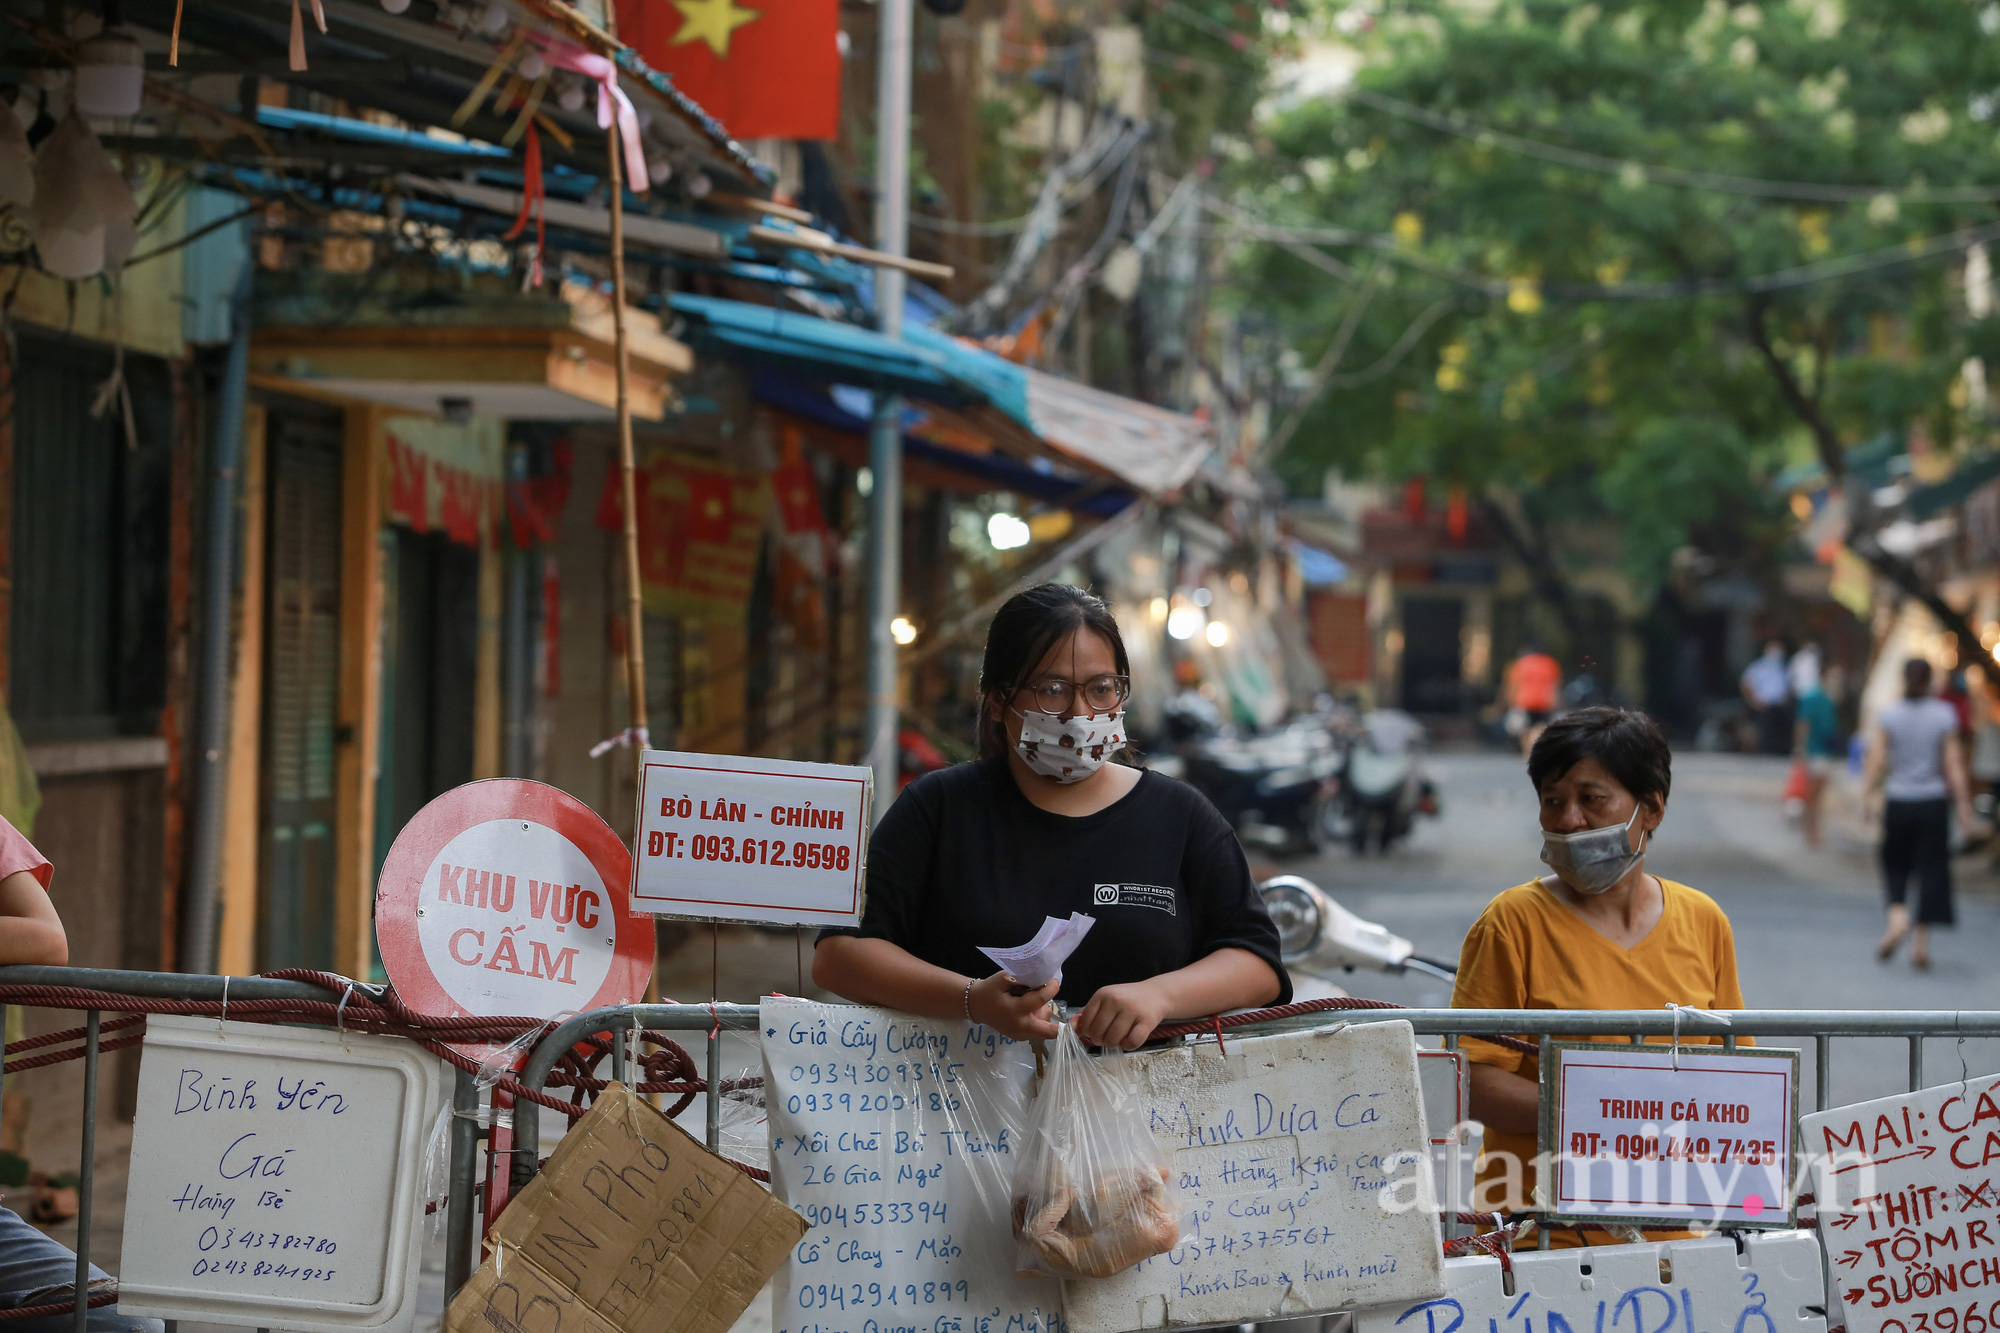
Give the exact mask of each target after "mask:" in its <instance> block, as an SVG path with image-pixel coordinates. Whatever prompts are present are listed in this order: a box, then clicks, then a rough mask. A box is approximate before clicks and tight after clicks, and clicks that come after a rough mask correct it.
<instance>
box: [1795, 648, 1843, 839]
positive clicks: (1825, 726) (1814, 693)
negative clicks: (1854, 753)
mask: <svg viewBox="0 0 2000 1333" xmlns="http://www.w3.org/2000/svg"><path fill="white" fill-rule="evenodd" d="M1815 666H1817V664H1816V663H1815ZM1797 718H1798V720H1797V722H1796V723H1795V724H1794V726H1793V742H1792V745H1793V748H1792V755H1793V757H1794V759H1796V760H1797V761H1798V762H1799V763H1801V764H1804V765H1805V770H1806V793H1805V805H1804V808H1803V810H1802V811H1801V812H1800V821H1799V822H1800V826H1801V827H1802V828H1803V829H1804V831H1805V835H1806V846H1808V847H1817V846H1819V845H1820V839H1821V834H1820V829H1821V825H1820V810H1821V806H1822V804H1823V803H1824V802H1825V800H1826V784H1827V779H1829V778H1831V777H1832V776H1833V771H1834V768H1835V766H1836V765H1838V764H1839V763H1840V757H1841V753H1842V751H1841V746H1840V716H1839V713H1838V711H1837V710H1836V709H1835V708H1834V706H1833V697H1832V696H1831V695H1829V694H1828V693H1827V692H1826V686H1825V684H1824V682H1823V681H1822V680H1821V679H1820V674H1819V672H1818V671H1817V670H1814V672H1813V673H1812V676H1811V678H1810V680H1809V681H1808V682H1807V687H1806V689H1805V690H1803V691H1802V692H1800V693H1799V696H1798V709H1797Z"/></svg>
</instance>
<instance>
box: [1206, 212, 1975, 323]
mask: <svg viewBox="0 0 2000 1333" xmlns="http://www.w3.org/2000/svg"><path fill="white" fill-rule="evenodd" d="M1202 202H1203V206H1204V207H1207V208H1209V210H1210V211H1211V212H1217V213H1224V214H1228V215H1233V216H1237V217H1245V218H1248V217H1252V215H1251V214H1249V213H1248V212H1247V211H1245V210H1243V209H1241V208H1239V207H1237V206H1236V205H1233V204H1229V203H1227V202H1226V201H1223V200H1218V199H1214V198H1213V197H1212V196H1204V197H1203V201H1202ZM1206 230H1207V232H1208V234H1209V235H1217V236H1225V237H1226V236H1241V237H1243V238H1245V239H1249V240H1262V241H1273V242H1277V243H1280V244H1283V243H1285V242H1294V243H1302V244H1307V245H1315V244H1317V245H1354V246H1362V247H1366V248H1368V249H1371V250H1374V251H1377V252H1378V253H1381V254H1385V255H1388V256H1389V257H1391V258H1393V259H1395V260H1396V261H1397V262H1399V263H1403V264H1407V265H1409V266H1411V267H1413V268H1418V269H1422V270H1423V271H1425V272H1427V273H1430V274H1432V275H1434V276H1437V277H1441V278H1446V279H1448V280H1450V281H1452V282H1456V283H1459V284H1460V285H1462V286H1465V287H1470V288H1472V289H1473V290H1475V291H1480V292H1484V293H1486V294H1487V295H1489V296H1505V295H1507V294H1508V293H1509V292H1510V291H1511V290H1512V284H1510V283H1509V282H1507V281H1505V280H1502V279H1497V278H1484V277H1481V276H1479V275H1477V274H1474V273H1470V272H1467V271H1466V270H1463V269H1458V268H1453V267H1451V266H1450V265H1446V264H1442V263H1439V262H1438V261H1436V260H1432V259H1429V258H1428V257H1426V256H1424V255H1422V254H1420V253H1418V252H1416V251H1413V250H1410V249H1407V248H1404V247H1402V246H1401V245H1400V244H1399V243H1398V242H1397V241H1396V239H1395V238H1394V237H1391V236H1378V235H1374V234H1371V233H1368V232H1356V231H1349V230H1347V229H1345V228H1339V227H1281V226H1273V225H1271V224H1269V223H1263V222H1256V221H1251V222H1249V223H1232V224H1231V225H1229V226H1225V227H1211V228H1207V229H1206ZM1995 239H2000V223H1988V224H1986V225H1985V226H1981V227H1963V228H1960V229H1959V230H1957V231H1951V232H1945V233H1942V234H1940V235H1936V236H1928V237H1923V238H1920V239H1918V240H1915V241H1907V242H1902V243H1899V244H1896V245H1886V246H1882V247H1880V248H1878V249H1874V250H1865V251H1862V252H1861V253H1859V254H1853V255H1842V256H1839V257H1837V258H1834V259H1823V260H1819V261H1817V262H1815V263H1811V264H1799V265H1795V266H1793V267H1791V268H1785V269H1778V270H1776V271H1774V272H1771V273H1764V274H1759V275H1756V276H1754V277H1749V278H1675V279H1670V280H1668V281H1664V282H1617V283H1541V284H1539V285H1538V287H1537V291H1538V293H1539V294H1540V295H1541V296H1542V297H1543V298H1545V299H1550V300H1568V301H1671V300H1681V299H1684V298H1687V297H1690V296H1706V295H1712V294H1715V293H1721V292H1738V293H1765V292H1778V291H1788V290H1790V289H1792V288H1796V287H1807V286H1811V285H1813V284H1815V283H1820V282H1830V281H1832V280H1834V279H1836V278H1844V277H1851V276H1853V275H1854V274H1857V273H1868V272H1873V271H1876V270H1878V269H1885V268H1895V267H1899V266H1901V265H1905V264H1913V263H1917V262H1920V261H1922V260H1925V259H1930V258H1934V257H1936V256H1938V255H1941V254H1955V253H1957V252H1959V251H1962V250H1965V249H1968V248H1970V247H1971V246H1974V245H1978V244H1981V243H1983V242H1987V241H1992V240H1995Z"/></svg>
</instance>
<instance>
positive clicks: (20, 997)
mask: <svg viewBox="0 0 2000 1333" xmlns="http://www.w3.org/2000/svg"><path fill="white" fill-rule="evenodd" d="M264 976H266V977H267V978H273V979H280V980H287V981H301V982H304V983H306V984H307V985H311V986H317V987H319V988H320V989H322V990H325V991H329V992H332V993H334V994H336V995H340V996H341V997H342V999H341V1000H340V1001H334V1000H307V999H275V1000H271V999H266V1000H235V1001H232V1002H231V1003H230V1005H229V1008H230V1011H231V1017H233V1018H236V1019H238V1020H241V1021H243V1022H250V1023H291V1024H304V1023H310V1024H313V1025H316V1026H319V1027H336V1026H338V1027H344V1028H346V1029H348V1030H350V1031H355V1032H367V1033H371V1034H374V1035H376V1036H389V1037H402V1038H405V1039H407V1040H409V1041H413V1042H415V1043H417V1044H418V1045H419V1046H422V1047H423V1048H424V1049H425V1050H427V1051H429V1052H430V1053H431V1054H433V1055H435V1056H437V1057H438V1058H439V1059H440V1060H443V1061H445V1062H446V1063H447V1064H450V1065H452V1066H453V1067H454V1068H457V1069H462V1070H464V1071H465V1072H466V1073H468V1074H477V1073H479V1072H480V1070H481V1066H480V1064H479V1063H478V1062H477V1061H475V1060H473V1059H472V1058H471V1057H470V1056H467V1055H465V1054H463V1053H462V1052H459V1051H456V1050H454V1049H452V1047H451V1046H450V1045H447V1044H446V1043H447V1042H464V1043H467V1044H474V1043H483V1042H496V1043H503V1044H504V1043H506V1042H510V1041H513V1040H515V1039H516V1038H518V1037H520V1036H521V1035H522V1034H523V1033H526V1032H531V1031H535V1030H537V1029H544V1028H550V1029H552V1025H551V1024H549V1023H548V1022H546V1021H544V1020H542V1019H539V1018H478V1017H472V1016H462V1017H455V1018H449V1017H440V1016H437V1015H434V1014H421V1013H418V1012H417V1011H416V1010H414V1009H411V1008H410V1007H409V1006H408V1005H407V1004H404V1003H403V1001H402V999H401V998H400V997H399V996H398V995H397V994H396V992H395V990H394V989H393V988H386V989H385V990H384V991H383V992H382V994H381V996H380V997H379V998H376V997H374V996H371V995H369V994H367V993H365V992H363V991H360V990H358V989H355V988H354V983H353V982H351V981H349V980H348V979H347V978H346V977H342V976H336V975H334V974H333V973H330V972H321V971H318V970H316V969H313V968H302V967H295V968H286V969H284V970H283V971H279V972H267V973H265V974H264ZM0 1003H4V1004H20V1005H28V1006H32V1007H35V1008H43V1009H85V1010H88V1009H97V1010H109V1011H112V1012H117V1013H125V1014H128V1015H131V1017H127V1018H120V1019H115V1020H113V1021H111V1022H109V1023H104V1024H102V1025H101V1026H100V1027H99V1029H98V1031H99V1033H100V1034H102V1033H104V1032H111V1031H117V1030H121V1029H125V1028H131V1027H135V1026H137V1025H138V1024H140V1023H143V1022H144V1021H145V1018H144V1015H146V1014H173V1015H181V1016H187V1017H212V1018H213V1017H220V1016H221V1013H222V1002H221V1001H218V1000H174V999H165V998H159V997H155V996H144V995H120V994H117V993H115V992H112V991H100V990H92V989H89V988H87V987H82V986H45V985H24V984H15V985H0ZM85 1035H86V1029H83V1028H72V1029H69V1030H67V1031H64V1032H52V1033H46V1034H44V1035H42V1036H39V1037H29V1038H26V1039H24V1040H22V1041H18V1042H14V1043H12V1044H11V1045H9V1046H8V1047H7V1048H6V1050H7V1052H8V1053H9V1054H12V1053H14V1052H16V1051H23V1052H24V1051H28V1050H33V1049H39V1048H42V1047H46V1046H54V1045H58V1044H60V1043H62V1042H64V1041H81V1040H83V1039H84V1037H85ZM643 1035H644V1036H646V1037H648V1038H650V1039H652V1040H653V1041H655V1042H656V1043H658V1044H660V1045H661V1046H663V1047H665V1048H670V1049H671V1051H673V1052H676V1053H678V1055H679V1058H680V1061H681V1062H682V1063H683V1064H684V1065H685V1066H686V1067H687V1068H689V1069H690V1070H691V1069H692V1068H693V1062H692V1061H691V1060H689V1059H688V1057H687V1054H686V1052H685V1051H681V1050H680V1048H679V1047H678V1046H676V1045H675V1044H674V1043H673V1042H672V1041H671V1039H669V1038H668V1037H667V1036H665V1034H663V1033H660V1032H656V1031H651V1030H647V1031H645V1032H644V1034H643ZM144 1040H145V1038H144V1036H143V1035H141V1034H138V1033H134V1034H133V1035H131V1036H127V1037H119V1038H116V1039H114V1040H112V1041H102V1040H100V1041H99V1043H98V1050H99V1051H100V1052H108V1051H116V1050H123V1049H124V1048H126V1047H128V1046H136V1045H138V1044H140V1043H141V1042H142V1041H144ZM602 1049H604V1050H609V1049H610V1048H609V1046H608V1045H607V1046H603V1047H602ZM84 1054H85V1049H84V1047H82V1046H74V1047H71V1048H69V1049H67V1050H52V1051H49V1052H47V1053H46V1054H42V1055H34V1056H23V1057H22V1058H21V1059H18V1060H9V1061H7V1062H6V1063H5V1065H4V1069H5V1072H7V1073H10V1074H11V1073H16V1072H19V1071H21V1070H27V1069H38V1068H42V1067H44V1066H47V1065H53V1064H60V1063H62V1062H63V1061H66V1060H76V1059H81V1058H82V1057H83V1055H84ZM649 1058H655V1057H649ZM550 1081H551V1082H552V1083H561V1084H566V1085H568V1086H573V1087H577V1088H580V1089H583V1090H587V1091H591V1092H602V1091H603V1090H604V1088H605V1086H606V1081H605V1080H603V1079H594V1078H588V1077H584V1076H579V1075H567V1074H566V1075H559V1076H557V1077H554V1078H551V1080H550ZM760 1081H761V1080H760ZM748 1084H749V1080H743V1081H741V1082H740V1083H738V1084H736V1086H748ZM493 1086H494V1088H495V1089H496V1090H497V1091H499V1092H503V1093H507V1094H509V1095H511V1096H513V1097H515V1098H517V1099H526V1100H528V1101H531V1102H533V1103H535V1104H536V1105H537V1106H545V1107H547V1108H548V1109H550V1110H552V1111H560V1112H561V1113H562V1114H563V1115H564V1116H566V1117H568V1118H569V1119H570V1120H575V1119H577V1118H579V1117H580V1116H582V1115H583V1114H584V1112H585V1111H586V1110H587V1109H588V1108H587V1107H585V1106H584V1105H582V1104H581V1103H580V1102H570V1101H565V1100H563V1099H562V1098H560V1097H556V1096H554V1095H552V1094H550V1093H547V1092H544V1091H542V1090H541V1089H540V1088H530V1087H528V1086H527V1085H526V1084H524V1083H522V1082H521V1081H520V1080H518V1079H516V1078H514V1077H513V1076H512V1075H511V1074H502V1075H501V1076H500V1078H499V1079H498V1080H497V1081H496V1082H495V1083H494V1085H493ZM723 1086H724V1088H725V1089H727V1088H728V1087H730V1086H731V1085H730V1084H724V1085H723ZM707 1088H708V1084H707V1082H706V1081H705V1080H702V1079H699V1078H694V1079H685V1078H684V1079H680V1080H673V1081H668V1080H655V1081H649V1082H642V1083H639V1084H637V1085H635V1086H634V1091H636V1092H641V1093H653V1092H660V1093H671V1094H674V1095H677V1096H681V1097H692V1096H693V1095H694V1094H696V1093H701V1092H705V1091H707ZM723 1160H724V1161H729V1160H730V1159H728V1158H724V1159H723ZM730 1165H732V1166H734V1167H735V1168H736V1169H737V1170H739V1171H741V1172H743V1173H744V1174H745V1175H747V1176H750V1177H752V1178H753V1179H756V1180H769V1179H770V1178H771V1175H770V1172H768V1171H763V1170H760V1169H759V1168H757V1167H753V1166H746V1165H745V1164H743V1163H741V1162H733V1161H731V1162H730ZM63 1308H64V1309H73V1308H74V1307H73V1305H72V1306H65V1307H63ZM8 1317H9V1315H8V1312H5V1311H0V1320H3V1319H5V1318H8ZM12 1317H16V1318H19V1317H23V1316H12Z"/></svg>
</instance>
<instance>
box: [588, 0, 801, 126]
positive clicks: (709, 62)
mask: <svg viewBox="0 0 2000 1333" xmlns="http://www.w3.org/2000/svg"><path fill="white" fill-rule="evenodd" d="M617 5H618V35H619V37H620V38H621V39H623V40H624V41H625V42H627V43H629V44H630V45H631V46H632V48H633V49H634V50H636V51H637V52H638V53H639V55H640V58H641V59H643V60H644V61H645V62H646V63H647V64H648V65H651V66H652V67H653V68H654V69H657V70H659V71H661V72H662V73H664V74H668V75H671V76H672V77H673V81H674V86H675V87H677V88H679V89H680V90H681V91H682V92H684V93H686V94H687V95H688V96H689V97H691V98H693V99H694V100H695V101H696V102H699V103H700V104H701V107H702V109H703V110H704V111H706V112H708V113H709V114H710V115H712V116H714V117H715V118H716V119H717V120H719V121H721V122H722V123H723V125H725V126H726V127H728V130H729V133H730V134H731V136H733V137H735V138H737V139H833V138H837V137H839V134H840V46H839V42H840V4H839V0H617Z"/></svg>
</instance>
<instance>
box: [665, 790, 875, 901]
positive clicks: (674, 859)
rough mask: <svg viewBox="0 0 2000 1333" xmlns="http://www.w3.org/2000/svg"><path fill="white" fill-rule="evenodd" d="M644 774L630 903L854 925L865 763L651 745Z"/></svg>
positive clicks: (861, 865)
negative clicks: (681, 750) (811, 761)
mask: <svg viewBox="0 0 2000 1333" xmlns="http://www.w3.org/2000/svg"><path fill="white" fill-rule="evenodd" d="M640 774H641V775H640V780H639V813H638V820H637V826H638V830H639V832H638V855H637V856H636V857H635V858H634V861H635V866H634V871H633V880H632V903H633V906H634V907H635V908H636V909H637V910H639V911H643V912H651V913H653V914H654V915H656V916H669V917H694V918H697V919H700V920H722V921H758V922H769V923H774V924H777V925H805V926H851V925H855V924H857V923H859V921H860V920H861V900H862V891H863V887H864V885H865V884H866V883H867V853H868V831H869V818H868V816H869V810H870V804H871V797H872V794H873V790H874V774H873V771H872V770H870V769H867V768H861V767H856V766H854V765H848V764H807V763H798V762H795V761H792V760H789V759H749V758H742V757H739V756H736V755H715V754H680V753H675V752H672V751H667V750H648V751H646V752H645V756H644V761H643V764H642V766H641V770H640Z"/></svg>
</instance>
